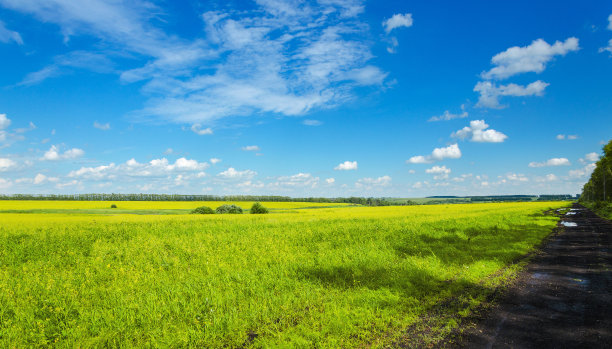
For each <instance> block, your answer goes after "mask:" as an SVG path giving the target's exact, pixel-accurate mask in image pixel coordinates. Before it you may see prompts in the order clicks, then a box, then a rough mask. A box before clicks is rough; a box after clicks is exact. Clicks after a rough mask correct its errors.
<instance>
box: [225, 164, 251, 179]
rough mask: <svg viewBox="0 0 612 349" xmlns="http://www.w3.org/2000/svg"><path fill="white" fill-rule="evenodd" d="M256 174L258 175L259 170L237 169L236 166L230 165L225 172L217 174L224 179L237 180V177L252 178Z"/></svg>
mask: <svg viewBox="0 0 612 349" xmlns="http://www.w3.org/2000/svg"><path fill="white" fill-rule="evenodd" d="M256 175H257V172H255V171H252V170H244V171H237V170H236V169H235V168H233V167H230V168H228V169H227V170H225V171H223V172H219V174H217V177H219V178H222V179H231V180H235V179H251V178H253V177H255V176H256Z"/></svg>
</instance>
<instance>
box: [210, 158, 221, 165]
mask: <svg viewBox="0 0 612 349" xmlns="http://www.w3.org/2000/svg"><path fill="white" fill-rule="evenodd" d="M208 161H210V163H211V164H213V165H216V164H218V163H220V162H221V159H217V158H210V160H208Z"/></svg>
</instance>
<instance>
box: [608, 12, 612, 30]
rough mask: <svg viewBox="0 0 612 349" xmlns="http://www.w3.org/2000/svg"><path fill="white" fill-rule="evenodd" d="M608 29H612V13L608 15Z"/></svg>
mask: <svg viewBox="0 0 612 349" xmlns="http://www.w3.org/2000/svg"><path fill="white" fill-rule="evenodd" d="M608 30H612V14H611V15H609V16H608Z"/></svg>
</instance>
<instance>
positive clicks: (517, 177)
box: [506, 173, 529, 182]
mask: <svg viewBox="0 0 612 349" xmlns="http://www.w3.org/2000/svg"><path fill="white" fill-rule="evenodd" d="M506 178H507V179H508V180H509V181H514V182H527V181H529V178H527V177H525V175H523V174H516V173H509V174H507V175H506Z"/></svg>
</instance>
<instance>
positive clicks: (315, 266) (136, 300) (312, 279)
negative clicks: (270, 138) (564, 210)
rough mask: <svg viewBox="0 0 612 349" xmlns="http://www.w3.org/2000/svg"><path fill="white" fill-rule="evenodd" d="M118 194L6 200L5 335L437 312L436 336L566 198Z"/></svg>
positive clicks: (203, 328)
mask: <svg viewBox="0 0 612 349" xmlns="http://www.w3.org/2000/svg"><path fill="white" fill-rule="evenodd" d="M111 204H112V203H111V202H86V201H78V202H67V201H61V202H53V201H23V202H21V201H3V202H0V223H1V224H0V305H1V306H0V347H36V346H48V345H52V344H53V345H57V346H59V347H103V346H110V347H132V346H136V347H185V346H192V347H308V348H310V347H330V348H331V347H334V348H335V347H355V346H374V347H384V346H390V345H391V346H393V345H396V344H398V343H410V341H411V338H410V335H409V333H410V332H409V331H407V329H409V328H415V327H418V326H419V325H422V324H423V323H424V321H430V322H431V321H437V322H436V326H435V329H433V330H431V331H430V332H429V333H428V334H427V336H429V337H431V339H432V340H433V339H435V338H437V337H439V336H443V335H444V334H445V333H448V331H450V330H451V329H452V328H454V327H456V326H457V324H458V323H460V321H461V318H463V317H465V316H467V315H469V314H470V312H471V311H472V310H473V309H474V308H475V307H476V306H478V304H479V303H480V302H482V300H484V299H485V298H486V296H487V295H489V294H490V293H491V292H493V291H494V290H495V289H496V288H497V287H499V286H500V285H503V284H504V283H506V282H508V280H510V279H511V278H512V277H513V276H514V275H515V274H516V272H517V271H518V270H519V268H520V264H516V262H517V261H519V260H520V258H521V257H522V256H524V255H525V254H526V253H528V252H529V251H531V250H532V249H533V248H534V246H536V245H537V244H539V243H540V242H541V241H542V239H543V238H544V237H546V236H547V235H548V234H550V232H551V231H552V229H553V227H554V226H555V225H556V223H557V220H558V218H557V217H556V216H553V215H550V214H544V212H545V211H550V210H551V209H557V208H559V207H562V206H566V205H567V204H566V203H560V202H528V203H503V204H491V203H488V204H457V205H432V206H405V207H399V206H392V207H356V206H350V205H344V204H341V205H334V204H315V203H263V204H264V206H266V207H268V208H271V209H272V210H271V213H270V214H267V215H250V214H243V215H218V214H215V215H191V214H185V213H180V212H177V213H176V214H155V212H153V211H154V210H173V209H174V210H190V209H193V208H195V207H197V206H202V205H207V206H210V207H212V208H215V207H217V206H219V205H221V204H223V203H221V202H214V203H202V202H116V203H115V204H117V206H118V208H117V209H114V210H116V211H112V212H111V213H109V211H108V210H107V209H108V208H109V207H110V205H111ZM237 204H239V205H240V206H242V207H243V208H249V207H250V205H251V204H252V203H237ZM275 209H277V210H276V211H275ZM60 210H64V211H60ZM82 210H85V211H82ZM96 210H99V211H96ZM121 210H127V211H126V212H128V213H125V214H123V213H121V212H122V211H121ZM138 210H143V212H144V213H143V214H134V211H138ZM147 210H153V211H152V212H153V214H147ZM441 304H442V305H444V307H442V308H440V305H441ZM441 309H442V310H441ZM434 310H435V311H434ZM432 314H434V315H432ZM432 318H433V319H434V320H432ZM436 319H437V320H436Z"/></svg>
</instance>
